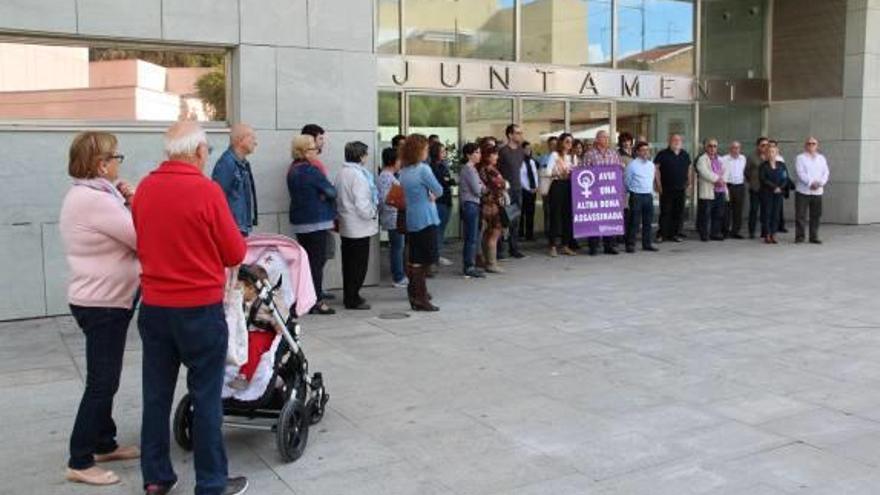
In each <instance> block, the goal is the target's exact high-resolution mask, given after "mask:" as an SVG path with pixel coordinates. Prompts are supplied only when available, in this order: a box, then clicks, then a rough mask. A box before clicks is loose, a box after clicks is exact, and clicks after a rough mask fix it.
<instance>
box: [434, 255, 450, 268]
mask: <svg viewBox="0 0 880 495" xmlns="http://www.w3.org/2000/svg"><path fill="white" fill-rule="evenodd" d="M437 263H439V264H440V266H452V261H450V260H449V259H448V258H444V257H442V256H441V257H440V259H438V260H437Z"/></svg>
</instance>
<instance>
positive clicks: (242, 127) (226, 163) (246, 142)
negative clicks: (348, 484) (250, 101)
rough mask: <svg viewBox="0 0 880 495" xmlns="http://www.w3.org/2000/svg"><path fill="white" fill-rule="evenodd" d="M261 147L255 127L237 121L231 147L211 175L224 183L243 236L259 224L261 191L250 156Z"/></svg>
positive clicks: (219, 182)
mask: <svg viewBox="0 0 880 495" xmlns="http://www.w3.org/2000/svg"><path fill="white" fill-rule="evenodd" d="M256 149H257V136H256V134H255V133H254V130H253V129H252V128H251V126H249V125H247V124H235V125H233V126H232V129H231V130H230V132H229V148H227V149H226V151H225V152H223V155H221V156H220V159H219V160H217V164H216V165H214V171H213V172H212V173H211V178H212V179H214V181H215V182H217V183H218V184H220V187H221V188H222V189H223V193H224V194H225V195H226V201H227V202H228V203H229V209H230V210H231V211H232V216H233V218H235V223H237V224H238V230H239V232H241V235H243V236H245V237H247V236H248V235H250V233H251V230H253V228H254V226H256V225H257V212H258V209H257V190H256V187H255V186H254V175H253V173H252V172H251V164H250V162H248V160H247V156H248V155H250V154H251V153H253V152H254V150H256Z"/></svg>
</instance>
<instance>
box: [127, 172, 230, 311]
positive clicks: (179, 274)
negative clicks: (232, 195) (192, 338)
mask: <svg viewBox="0 0 880 495" xmlns="http://www.w3.org/2000/svg"><path fill="white" fill-rule="evenodd" d="M132 216H133V218H134V227H135V231H136V232H137V253H138V257H139V258H140V261H141V288H142V289H143V297H144V303H145V304H149V305H151V306H165V307H173V308H186V307H193V306H207V305H210V304H216V303H219V302H222V301H223V289H224V286H225V284H226V274H225V270H224V268H225V267H231V266H235V265H238V264H239V263H241V262H242V260H243V259H244V255H245V242H244V238H243V237H242V236H241V233H239V231H238V226H237V225H236V223H235V220H234V219H233V218H232V213H231V212H230V211H229V204H228V203H227V202H226V197H225V196H224V195H223V191H222V190H221V189H220V186H218V185H217V184H216V183H215V182H213V181H211V180H210V179H209V178H207V177H205V176H204V175H203V174H202V172H201V171H200V170H199V169H197V168H196V167H195V166H193V165H190V164H188V163H183V162H177V161H167V162H164V163H162V164H161V165H160V166H159V168H157V169H156V170H154V171H153V172H151V173H150V175H148V176H147V177H146V178H145V179H144V180H143V181H141V183H140V184H139V185H138V188H137V193H136V194H135V198H134V203H133V204H132Z"/></svg>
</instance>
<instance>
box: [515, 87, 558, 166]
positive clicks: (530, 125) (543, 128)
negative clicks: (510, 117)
mask: <svg viewBox="0 0 880 495" xmlns="http://www.w3.org/2000/svg"><path fill="white" fill-rule="evenodd" d="M522 130H523V134H524V136H525V139H526V141H528V142H530V143H531V144H532V152H533V153H534V155H535V156H541V155H545V154H547V153H548V152H549V150H548V149H547V139H548V138H550V136H558V135H559V134H561V133H562V132H564V131H565V102H564V101H554V100H523V102H522Z"/></svg>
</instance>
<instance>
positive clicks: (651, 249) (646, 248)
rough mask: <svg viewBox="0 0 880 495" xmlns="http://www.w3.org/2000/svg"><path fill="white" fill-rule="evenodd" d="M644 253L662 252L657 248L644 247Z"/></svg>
mask: <svg viewBox="0 0 880 495" xmlns="http://www.w3.org/2000/svg"><path fill="white" fill-rule="evenodd" d="M642 251H650V252H652V253H656V252H657V251H660V250H659V249H657V248H655V247H654V246H644V247H642Z"/></svg>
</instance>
